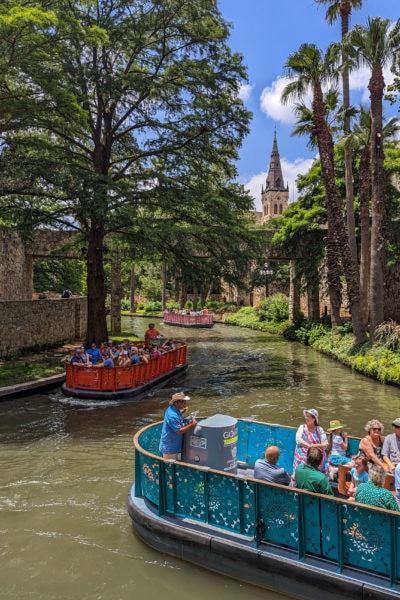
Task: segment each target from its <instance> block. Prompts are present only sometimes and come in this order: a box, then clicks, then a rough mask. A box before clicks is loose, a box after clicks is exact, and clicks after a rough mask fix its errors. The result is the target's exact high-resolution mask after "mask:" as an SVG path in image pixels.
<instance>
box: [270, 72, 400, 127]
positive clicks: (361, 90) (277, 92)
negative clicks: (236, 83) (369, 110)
mask: <svg viewBox="0 0 400 600" xmlns="http://www.w3.org/2000/svg"><path fill="white" fill-rule="evenodd" d="M370 77H371V70H370V69H369V68H368V67H362V68H360V69H358V70H357V71H353V72H352V73H351V74H350V90H351V91H353V92H354V97H353V98H352V99H351V101H352V102H353V104H358V103H359V102H362V103H363V104H364V105H365V104H368V103H369V90H368V83H369V80H370ZM393 77H394V75H393V73H391V71H390V69H389V68H387V69H385V70H384V78H385V83H386V85H390V83H392V82H393ZM288 83H289V79H288V78H287V77H277V78H276V79H275V81H273V82H272V84H271V85H270V86H266V87H265V88H264V89H263V91H262V92H261V96H260V108H261V111H262V112H263V113H264V114H266V115H267V117H270V118H271V119H274V120H275V121H278V122H280V123H284V124H285V125H294V124H295V123H296V119H295V116H294V114H293V110H292V109H293V105H294V102H290V103H288V104H286V105H284V104H282V101H281V96H282V92H283V89H284V88H285V86H286V85H287V84H288ZM339 88H340V86H339ZM303 100H304V102H305V104H306V105H308V106H311V92H309V93H308V94H307V95H306V96H305V98H304V99H303Z"/></svg>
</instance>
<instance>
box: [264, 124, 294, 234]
mask: <svg viewBox="0 0 400 600" xmlns="http://www.w3.org/2000/svg"><path fill="white" fill-rule="evenodd" d="M288 200H289V186H288V185H287V184H286V186H285V185H284V182H283V176H282V167H281V158H280V156H279V150H278V142H277V140H276V131H275V133H274V143H273V145H272V152H271V159H270V163H269V170H268V176H267V179H266V182H265V187H264V186H262V187H261V203H262V219H261V223H266V222H267V221H269V220H270V219H273V218H274V217H279V216H280V215H281V214H282V213H283V212H284V211H285V210H286V209H287V207H288Z"/></svg>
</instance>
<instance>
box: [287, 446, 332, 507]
mask: <svg viewBox="0 0 400 600" xmlns="http://www.w3.org/2000/svg"><path fill="white" fill-rule="evenodd" d="M322 457H323V453H322V451H321V449H320V448H317V447H316V446H310V448H309V449H308V451H307V462H306V463H305V464H301V465H299V466H298V467H297V469H296V471H295V473H294V477H295V480H296V487H298V488H300V489H301V490H308V491H309V492H315V493H317V494H327V495H328V496H333V492H332V488H331V484H330V483H329V479H328V477H327V476H326V475H325V474H324V473H322V472H321V471H320V470H319V468H318V467H319V466H320V464H321V461H322Z"/></svg>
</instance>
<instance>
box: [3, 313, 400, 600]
mask: <svg viewBox="0 0 400 600" xmlns="http://www.w3.org/2000/svg"><path fill="white" fill-rule="evenodd" d="M147 322H148V320H147V319H132V318H131V319H128V320H127V325H128V326H129V327H130V328H131V330H132V331H134V332H135V333H137V334H139V335H143V333H144V331H145V329H146V328H147ZM157 327H158V328H159V329H160V330H161V331H163V332H164V333H165V334H166V335H168V336H170V337H176V338H181V339H182V338H184V339H186V340H187V342H188V344H189V352H188V357H189V365H190V366H189V368H188V371H187V372H186V374H185V375H184V376H182V377H181V379H180V380H178V381H175V382H174V383H173V385H172V387H170V388H167V389H164V390H159V391H157V392H155V393H154V394H152V395H149V396H148V397H147V398H146V399H145V400H143V401H135V402H130V403H126V402H121V403H115V402H113V403H104V404H102V405H101V407H100V408H99V407H93V406H92V407H88V408H82V407H79V406H76V405H74V404H73V403H69V402H68V400H67V401H66V399H65V397H63V396H61V395H60V393H59V390H58V389H57V388H56V389H54V390H52V391H51V393H50V394H49V393H47V392H46V394H34V395H31V396H27V397H23V398H19V399H16V400H9V401H5V402H2V403H0V450H1V470H2V477H1V481H0V530H1V532H2V536H1V543H0V552H1V558H2V560H1V565H0V576H1V581H2V598H5V599H6V600H13V599H14V598H15V599H17V598H18V600H20V599H21V598H25V597H29V598H31V599H32V600H39V599H40V600H50V599H51V600H54V599H57V598H60V599H65V598H69V599H72V600H74V599H75V598H76V599H78V598H79V599H80V600H81V599H88V600H115V599H118V600H128V599H129V600H132V597H134V595H135V596H137V595H138V594H140V595H142V594H144V595H145V596H147V597H153V596H154V597H157V596H158V595H162V597H163V599H164V600H176V599H177V598H178V599H179V598H182V599H183V598H186V597H187V596H188V590H190V597H191V599H193V600H204V599H205V598H207V599H208V600H217V599H218V600H228V599H229V600H242V598H243V600H244V599H245V598H247V597H248V596H249V594H250V595H251V597H252V599H253V600H261V599H263V600H276V599H278V598H281V599H282V598H283V597H282V596H280V595H279V594H276V593H274V592H266V591H263V590H259V589H257V588H252V587H251V586H248V585H245V584H240V583H238V582H235V581H232V580H229V579H227V578H225V577H220V576H218V575H215V574H212V573H209V572H205V571H203V570H201V569H197V568H196V567H194V566H192V565H189V564H186V563H184V562H183V561H180V560H177V559H172V558H170V557H167V556H165V555H160V554H159V553H157V552H154V551H152V550H151V549H149V548H147V547H146V546H144V545H143V544H142V543H141V542H139V540H137V538H136V537H135V536H134V535H133V533H132V529H131V525H130V521H129V518H128V515H127V512H126V507H125V502H126V497H127V493H128V490H129V488H130V485H131V482H132V480H133V469H134V465H133V450H132V436H133V435H134V433H135V432H136V431H137V430H138V429H139V428H140V427H142V426H143V425H146V424H148V423H152V422H156V421H158V420H161V419H162V416H163V413H164V410H165V408H166V406H167V403H168V399H169V396H170V394H171V393H172V391H174V390H176V389H180V388H183V389H185V390H186V391H187V392H188V393H189V395H190V396H191V398H192V399H191V401H190V407H191V409H193V410H199V411H200V414H202V415H204V416H206V415H208V416H209V415H212V414H215V413H217V412H218V413H223V414H231V415H234V416H242V417H245V416H248V417H251V416H252V417H254V418H257V419H261V420H267V421H270V422H280V423H283V424H286V425H298V424H299V422H300V421H301V420H302V410H303V409H304V408H310V407H311V406H314V407H316V408H318V410H319V411H320V415H321V422H322V424H323V425H325V426H326V425H327V423H328V421H329V420H330V419H331V418H340V419H341V420H343V421H344V422H345V423H346V424H347V426H348V431H350V432H351V433H352V434H354V435H362V434H363V426H364V423H365V422H366V421H367V420H368V419H369V418H372V417H374V416H378V417H379V418H380V419H381V420H382V421H383V422H384V423H385V424H386V425H387V426H388V425H390V422H391V420H392V419H393V417H394V416H399V415H400V402H399V400H400V391H399V390H398V389H397V388H393V387H385V386H382V385H380V384H378V383H375V382H372V381H370V380H367V379H365V378H363V377H361V376H358V375H355V374H353V373H352V372H351V371H349V370H347V369H345V368H344V367H341V366H340V365H339V364H338V363H335V362H331V361H329V360H327V359H326V358H325V357H323V356H319V355H317V354H315V353H314V352H313V351H312V350H310V349H308V348H304V347H302V346H300V345H297V344H288V343H286V342H284V341H283V340H279V339H275V338H273V337H271V336H267V335H265V334H261V333H260V332H253V331H248V330H245V329H238V328H233V327H229V326H223V325H217V326H215V327H214V328H213V329H212V330H202V331H200V330H185V329H178V328H173V327H171V326H169V327H167V326H164V325H163V324H162V323H157ZM60 400H62V402H60ZM22 574H23V576H22Z"/></svg>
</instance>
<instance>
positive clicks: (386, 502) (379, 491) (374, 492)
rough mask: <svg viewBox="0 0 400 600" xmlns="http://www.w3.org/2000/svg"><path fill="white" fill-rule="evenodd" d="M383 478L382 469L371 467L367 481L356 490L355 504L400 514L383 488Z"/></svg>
mask: <svg viewBox="0 0 400 600" xmlns="http://www.w3.org/2000/svg"><path fill="white" fill-rule="evenodd" d="M385 477H386V471H385V470H384V469H383V467H380V466H378V465H372V467H370V468H369V481H367V482H366V483H360V485H359V486H358V487H357V489H356V495H355V500H356V502H360V504H369V505H370V506H378V507H379V508H387V509H389V510H394V511H396V512H400V507H399V505H398V504H397V500H396V498H395V497H394V496H393V494H392V492H390V491H389V490H387V489H385V488H384V487H383V483H384V481H385Z"/></svg>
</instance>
